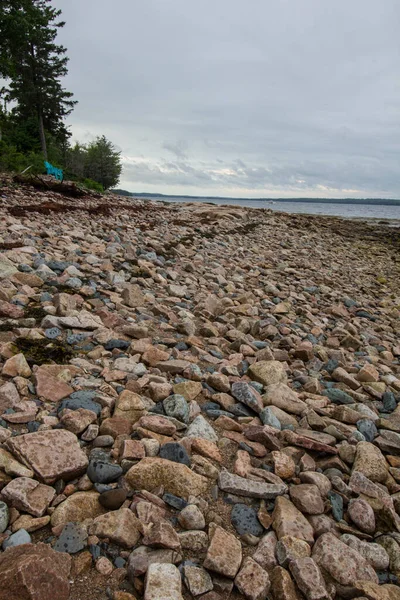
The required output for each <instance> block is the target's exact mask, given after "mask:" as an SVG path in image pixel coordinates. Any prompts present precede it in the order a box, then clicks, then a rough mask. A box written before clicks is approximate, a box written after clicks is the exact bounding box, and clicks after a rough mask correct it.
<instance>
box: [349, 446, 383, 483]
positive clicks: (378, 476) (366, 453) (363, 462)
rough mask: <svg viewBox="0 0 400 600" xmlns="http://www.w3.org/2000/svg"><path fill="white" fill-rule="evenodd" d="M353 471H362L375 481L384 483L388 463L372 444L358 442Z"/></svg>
mask: <svg viewBox="0 0 400 600" xmlns="http://www.w3.org/2000/svg"><path fill="white" fill-rule="evenodd" d="M353 471H358V472H359V473H362V474H363V475H365V477H367V478H368V479H370V480H371V481H373V482H375V483H384V482H385V481H386V479H387V476H388V465H387V462H386V460H385V457H384V456H383V454H382V452H381V451H380V450H379V448H377V447H376V446H374V444H371V443H370V442H359V443H358V444H357V451H356V458H355V461H354V465H353Z"/></svg>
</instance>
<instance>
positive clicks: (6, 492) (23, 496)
mask: <svg viewBox="0 0 400 600" xmlns="http://www.w3.org/2000/svg"><path fill="white" fill-rule="evenodd" d="M55 494H56V491H55V489H54V488H53V487H50V486H49V485H43V484H42V483H39V482H38V481H35V480H34V479H29V478H28V477H17V478H16V479H13V480H12V481H10V483H9V484H7V485H6V487H5V488H3V490H2V492H1V496H2V498H4V500H7V502H9V503H10V504H11V506H13V507H14V508H17V509H18V510H22V511H24V512H27V513H29V514H30V515H33V516H34V517H41V516H43V515H44V513H45V512H46V510H47V508H48V506H49V504H50V502H51V501H52V500H53V498H54V496H55Z"/></svg>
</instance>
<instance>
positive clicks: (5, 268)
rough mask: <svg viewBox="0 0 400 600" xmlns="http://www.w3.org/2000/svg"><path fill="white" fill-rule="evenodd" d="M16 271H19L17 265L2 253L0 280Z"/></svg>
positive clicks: (0, 257) (0, 256) (0, 255)
mask: <svg viewBox="0 0 400 600" xmlns="http://www.w3.org/2000/svg"><path fill="white" fill-rule="evenodd" d="M15 273H18V269H17V268H16V267H15V265H14V264H13V263H12V262H11V260H9V259H8V258H7V257H6V256H5V255H4V254H0V280H2V279H8V278H9V277H11V276H12V275H14V274H15ZM2 285H3V284H2Z"/></svg>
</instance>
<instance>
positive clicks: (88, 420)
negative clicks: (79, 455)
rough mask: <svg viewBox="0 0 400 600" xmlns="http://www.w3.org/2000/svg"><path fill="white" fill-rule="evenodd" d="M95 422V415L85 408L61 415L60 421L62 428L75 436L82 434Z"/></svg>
mask: <svg viewBox="0 0 400 600" xmlns="http://www.w3.org/2000/svg"><path fill="white" fill-rule="evenodd" d="M96 420H97V416H96V413H94V412H93V411H92V410H87V409H86V408H78V409H77V410H71V411H70V412H67V413H65V414H63V416H62V417H61V419H60V422H61V423H62V425H63V427H64V428H65V429H67V430H68V431H71V432H72V433H74V434H75V435H78V434H79V433H82V432H83V431H85V429H86V428H87V427H88V426H89V425H91V424H92V423H95V421H96Z"/></svg>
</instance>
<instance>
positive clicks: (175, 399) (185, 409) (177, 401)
mask: <svg viewBox="0 0 400 600" xmlns="http://www.w3.org/2000/svg"><path fill="white" fill-rule="evenodd" d="M163 407H164V410H165V412H166V414H167V415H168V416H169V417H174V418H175V419H178V421H182V422H183V423H188V422H189V405H188V403H187V402H186V400H185V398H184V397H183V396H180V395H179V394H174V395H172V396H168V398H165V400H163Z"/></svg>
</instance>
